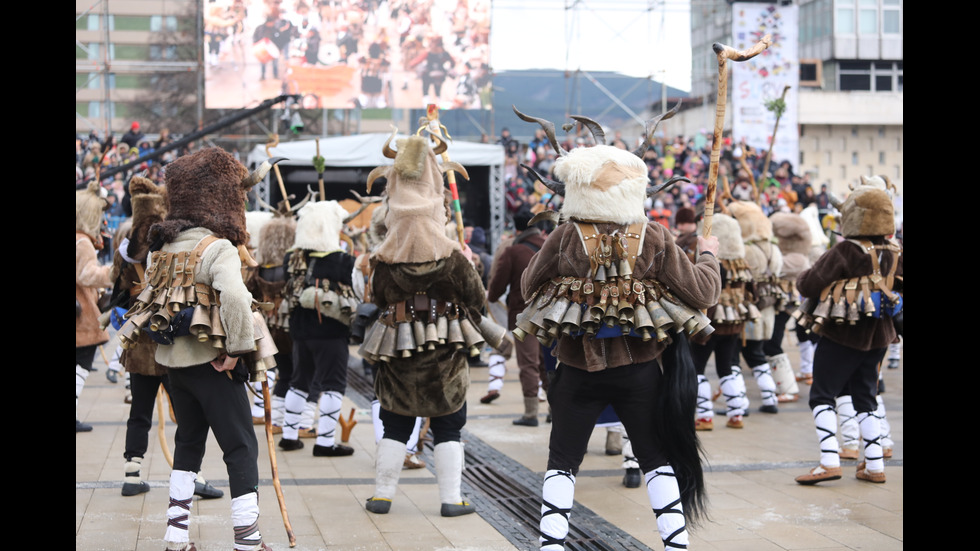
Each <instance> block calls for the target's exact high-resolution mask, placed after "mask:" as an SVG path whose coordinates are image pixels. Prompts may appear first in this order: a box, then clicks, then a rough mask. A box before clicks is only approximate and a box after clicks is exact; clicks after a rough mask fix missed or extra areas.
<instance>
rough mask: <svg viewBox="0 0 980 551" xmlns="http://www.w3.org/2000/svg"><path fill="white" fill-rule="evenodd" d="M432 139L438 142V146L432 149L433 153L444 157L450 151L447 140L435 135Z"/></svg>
mask: <svg viewBox="0 0 980 551" xmlns="http://www.w3.org/2000/svg"><path fill="white" fill-rule="evenodd" d="M432 137H433V138H435V140H436V142H437V143H436V146H435V147H433V148H432V152H433V153H435V154H436V155H442V154H443V153H445V152H446V150H447V149H449V142H447V141H446V140H444V139H442V138H441V137H439V136H436V135H435V134H432ZM467 180H469V178H467Z"/></svg>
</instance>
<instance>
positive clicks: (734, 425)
mask: <svg viewBox="0 0 980 551" xmlns="http://www.w3.org/2000/svg"><path fill="white" fill-rule="evenodd" d="M725 426H726V427H728V428H730V429H743V428H745V422H744V421H742V416H741V415H732V416H731V417H729V418H728V423H726V424H725Z"/></svg>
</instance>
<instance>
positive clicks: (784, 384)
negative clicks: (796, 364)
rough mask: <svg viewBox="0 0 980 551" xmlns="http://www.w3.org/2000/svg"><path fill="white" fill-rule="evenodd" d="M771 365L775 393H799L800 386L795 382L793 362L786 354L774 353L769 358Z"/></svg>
mask: <svg viewBox="0 0 980 551" xmlns="http://www.w3.org/2000/svg"><path fill="white" fill-rule="evenodd" d="M769 364H770V365H771V366H772V379H773V381H775V383H776V393H777V394H799V393H800V386H799V385H798V384H796V375H795V374H794V373H793V364H792V363H791V362H790V361H789V356H787V355H786V354H776V355H775V356H773V357H772V358H770V359H769Z"/></svg>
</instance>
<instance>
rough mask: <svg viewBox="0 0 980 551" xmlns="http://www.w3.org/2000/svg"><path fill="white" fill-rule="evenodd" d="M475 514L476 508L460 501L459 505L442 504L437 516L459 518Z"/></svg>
mask: <svg viewBox="0 0 980 551" xmlns="http://www.w3.org/2000/svg"><path fill="white" fill-rule="evenodd" d="M475 512H476V507H474V506H473V505H472V504H471V503H469V502H467V501H461V502H459V503H443V504H442V509H440V510H439V514H440V515H442V516H444V517H459V516H463V515H468V514H470V513H475Z"/></svg>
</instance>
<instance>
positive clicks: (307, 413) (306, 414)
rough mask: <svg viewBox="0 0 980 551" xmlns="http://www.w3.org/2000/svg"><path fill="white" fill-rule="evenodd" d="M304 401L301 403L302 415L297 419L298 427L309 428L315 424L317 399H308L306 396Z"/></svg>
mask: <svg viewBox="0 0 980 551" xmlns="http://www.w3.org/2000/svg"><path fill="white" fill-rule="evenodd" d="M306 400H307V401H306V403H305V404H303V416H302V417H301V418H300V420H299V428H300V429H311V428H313V426H314V425H315V424H316V413H317V409H318V408H317V401H316V400H314V401H312V402H311V401H310V398H309V396H307V397H306Z"/></svg>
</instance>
